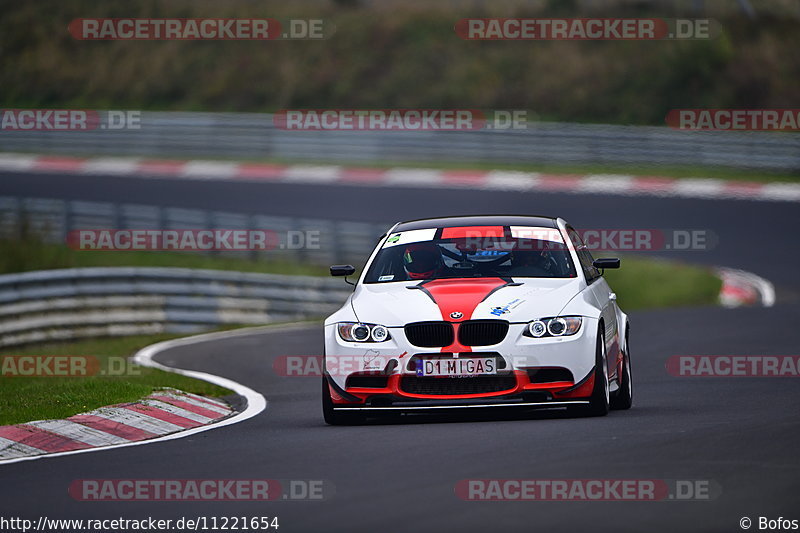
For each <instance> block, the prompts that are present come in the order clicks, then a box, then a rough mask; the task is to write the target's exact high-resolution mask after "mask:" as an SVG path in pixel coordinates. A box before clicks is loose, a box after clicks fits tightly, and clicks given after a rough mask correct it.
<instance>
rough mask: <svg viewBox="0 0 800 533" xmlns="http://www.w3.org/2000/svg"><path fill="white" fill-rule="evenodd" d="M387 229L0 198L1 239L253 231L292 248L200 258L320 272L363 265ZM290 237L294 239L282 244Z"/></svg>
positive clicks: (335, 222) (195, 211)
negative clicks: (295, 265)
mask: <svg viewBox="0 0 800 533" xmlns="http://www.w3.org/2000/svg"><path fill="white" fill-rule="evenodd" d="M390 226H391V224H373V223H368V222H348V221H340V220H322V219H311V218H299V217H277V216H265V215H246V214H241V213H228V212H223V211H207V210H202V209H184V208H174V207H160V206H153V205H140V204H124V203H109V202H87V201H75V200H58V199H43V198H17V197H2V196H0V237H2V236H5V237H14V236H15V234H19V233H20V232H21V231H22V228H23V227H27V229H28V230H30V231H31V232H32V233H33V234H35V235H37V236H41V237H42V238H44V239H45V240H47V241H49V242H55V243H62V244H63V243H65V242H66V239H67V235H68V233H69V232H70V231H73V230H88V229H115V230H120V229H137V230H141V229H154V230H163V229H184V230H185V229H196V230H202V229H225V230H239V229H245V230H252V229H258V230H269V231H271V232H274V233H275V234H277V235H278V236H283V237H284V240H285V241H291V242H284V243H283V244H284V246H283V247H276V248H275V249H271V250H257V251H249V252H242V251H230V252H229V251H213V252H205V253H211V254H219V255H232V256H236V257H243V256H249V258H251V259H265V260H270V259H272V260H285V261H289V262H302V263H310V264H315V265H321V266H328V265H331V264H336V263H339V264H341V263H351V264H354V265H359V264H363V263H364V261H366V258H367V255H368V254H369V253H370V251H372V248H373V247H374V246H375V243H376V242H377V239H378V237H379V236H380V235H382V234H383V233H384V232H385V231H386V230H387V229H389V227H390ZM290 235H291V236H296V237H297V238H294V239H291V238H286V237H287V236H290ZM309 237H313V240H312V239H310V238H309Z"/></svg>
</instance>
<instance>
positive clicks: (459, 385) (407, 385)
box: [400, 374, 517, 396]
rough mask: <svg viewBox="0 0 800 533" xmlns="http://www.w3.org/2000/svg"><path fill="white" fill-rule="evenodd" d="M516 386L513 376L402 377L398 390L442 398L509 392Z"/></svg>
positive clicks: (515, 379)
mask: <svg viewBox="0 0 800 533" xmlns="http://www.w3.org/2000/svg"><path fill="white" fill-rule="evenodd" d="M516 386H517V378H516V377H515V376H514V374H505V375H497V376H475V377H467V378H463V377H458V378H453V377H447V378H436V377H417V376H403V378H402V379H401V380H400V390H402V391H403V392H407V393H409V394H424V395H429V396H443V395H448V394H486V393H490V392H500V391H506V390H511V389H513V388H515V387H516Z"/></svg>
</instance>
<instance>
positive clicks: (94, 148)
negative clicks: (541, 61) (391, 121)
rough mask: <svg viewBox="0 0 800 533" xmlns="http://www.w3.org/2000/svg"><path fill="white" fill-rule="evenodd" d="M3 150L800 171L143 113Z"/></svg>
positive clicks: (585, 131)
mask: <svg viewBox="0 0 800 533" xmlns="http://www.w3.org/2000/svg"><path fill="white" fill-rule="evenodd" d="M0 151H7V152H35V153H52V154H69V155H74V154H78V155H83V154H87V155H102V154H108V155H137V156H150V157H153V156H156V157H195V156H202V157H204V158H278V159H292V160H303V161H340V162H354V163H358V162H361V163H376V162H386V161H408V162H426V161H442V160H443V161H457V162H459V163H478V162H484V163H486V162H489V163H498V164H499V163H505V164H508V163H559V164H634V165H635V164H640V165H641V164H644V165H680V166H685V165H698V166H720V167H729V168H755V169H765V170H781V171H797V170H800V135H797V134H791V133H770V132H730V131H720V132H713V131H697V132H691V131H680V130H673V129H669V128H666V127H645V126H615V125H603V124H570V123H552V122H538V123H537V122H532V123H528V124H527V128H526V129H516V130H500V129H483V130H478V131H438V132H437V131H360V132H359V131H355V132H354V131H286V130H282V129H279V128H276V127H275V125H274V124H273V116H272V115H270V114H258V113H181V112H169V113H168V112H143V113H142V114H141V127H140V129H124V130H114V131H111V130H100V129H98V130H93V131H76V132H65V131H4V132H2V135H0Z"/></svg>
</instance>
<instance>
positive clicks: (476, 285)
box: [424, 278, 506, 353]
mask: <svg viewBox="0 0 800 533" xmlns="http://www.w3.org/2000/svg"><path fill="white" fill-rule="evenodd" d="M505 284H506V281H504V280H502V279H500V278H475V279H464V278H456V279H437V280H433V281H429V282H427V283H425V284H424V287H425V289H426V290H427V291H428V293H429V294H430V295H431V298H433V301H434V302H436V305H437V306H438V307H439V311H440V312H441V313H442V319H443V320H445V321H447V322H454V323H456V324H455V328H456V335H455V340H454V341H453V344H452V345H450V346H445V347H444V348H442V352H458V353H461V352H471V351H472V348H471V347H469V346H462V345H461V344H460V343H459V342H458V322H463V321H464V320H470V319H471V318H472V313H474V312H475V308H476V307H478V304H479V303H481V302H482V301H483V300H484V299H485V298H486V297H487V296H488V295H489V294H490V293H491V292H492V291H494V290H495V289H497V288H498V287H502V286H503V285H505ZM451 313H461V314H462V316H461V317H459V318H453V317H451V316H450V315H451Z"/></svg>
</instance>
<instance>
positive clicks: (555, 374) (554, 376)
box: [527, 368, 574, 383]
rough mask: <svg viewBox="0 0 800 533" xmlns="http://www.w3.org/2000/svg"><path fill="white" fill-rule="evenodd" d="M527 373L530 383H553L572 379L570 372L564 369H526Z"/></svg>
mask: <svg viewBox="0 0 800 533" xmlns="http://www.w3.org/2000/svg"><path fill="white" fill-rule="evenodd" d="M527 373H528V379H529V380H530V381H531V383H554V382H556V381H573V379H574V378H573V377H572V372H570V371H569V370H567V369H566V368H528V369H527Z"/></svg>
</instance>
